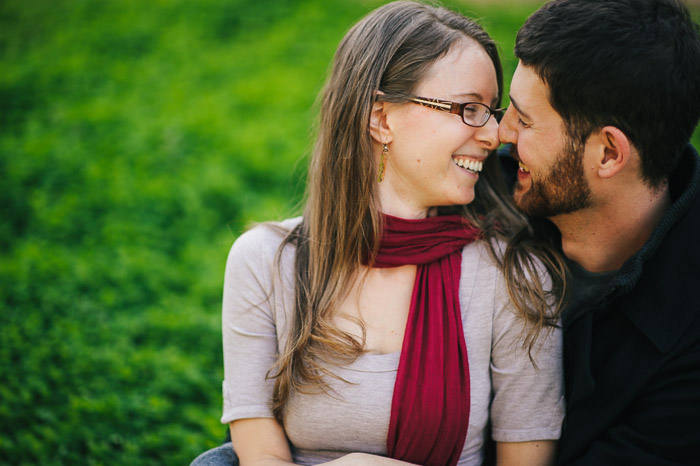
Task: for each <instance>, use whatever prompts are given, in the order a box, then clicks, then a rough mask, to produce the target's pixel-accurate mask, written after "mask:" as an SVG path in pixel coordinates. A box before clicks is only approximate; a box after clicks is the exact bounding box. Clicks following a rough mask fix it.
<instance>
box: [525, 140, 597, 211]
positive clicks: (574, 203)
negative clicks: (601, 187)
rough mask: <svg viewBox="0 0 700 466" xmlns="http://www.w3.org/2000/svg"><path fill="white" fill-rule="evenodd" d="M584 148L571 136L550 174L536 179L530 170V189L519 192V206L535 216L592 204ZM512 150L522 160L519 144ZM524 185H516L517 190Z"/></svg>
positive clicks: (572, 209)
mask: <svg viewBox="0 0 700 466" xmlns="http://www.w3.org/2000/svg"><path fill="white" fill-rule="evenodd" d="M583 151H584V148H583V147H582V145H580V144H576V143H575V142H574V141H573V140H572V139H571V138H567V142H566V149H564V151H563V152H562V153H561V154H559V156H558V157H557V161H556V163H555V164H554V166H552V168H551V170H550V171H549V173H547V175H546V176H545V177H544V178H543V179H541V180H536V179H535V177H534V176H533V174H532V172H531V173H530V189H528V190H527V191H526V192H524V193H522V194H521V195H519V196H518V195H517V194H516V195H515V196H514V201H515V205H516V207H517V208H518V209H519V210H520V211H522V212H523V213H525V214H527V215H529V216H531V217H541V218H551V217H555V216H557V215H563V214H568V213H571V212H575V211H577V210H581V209H584V208H586V207H589V206H590V205H591V203H592V201H591V188H590V187H589V186H588V182H587V181H586V178H585V177H584V175H583ZM511 154H512V155H513V156H514V158H515V159H516V160H520V157H519V156H518V152H517V147H516V146H515V145H513V146H511ZM519 188H521V187H520V184H519V183H518V184H517V185H516V193H517V192H518V189H519Z"/></svg>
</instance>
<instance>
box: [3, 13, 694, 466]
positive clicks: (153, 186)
mask: <svg viewBox="0 0 700 466" xmlns="http://www.w3.org/2000/svg"><path fill="white" fill-rule="evenodd" d="M380 3H381V2H378V1H355V0H344V1H336V2H333V3H332V4H331V3H329V2H327V1H325V0H301V1H297V2H289V1H287V0H258V1H256V2H250V1H243V0H203V1H202V0H200V1H197V2H192V1H185V0H170V1H166V0H149V1H148V2H143V1H136V0H104V1H97V0H92V1H75V0H32V1H31V2H26V1H21V0H4V1H2V2H0V177H1V178H0V179H1V181H0V183H2V184H1V189H0V209H2V211H1V218H2V221H0V303H1V304H0V305H1V306H2V309H1V310H0V464H44V465H52V464H89V465H100V464H130V465H139V464H188V463H189V461H190V460H191V459H192V458H194V457H195V456H196V455H197V454H198V453H199V452H200V451H202V450H204V449H206V448H209V447H212V446H214V445H216V444H218V443H219V442H220V441H221V439H222V438H223V435H224V427H223V426H221V425H220V424H219V422H218V419H219V416H220V406H221V394H220V386H221V379H222V357H221V338H220V301H221V287H222V281H223V267H224V263H225V259H226V254H227V252H228V249H229V247H230V245H231V243H232V241H233V240H234V239H235V238H236V237H237V236H238V234H240V232H241V231H242V230H243V229H244V228H245V226H246V225H247V224H249V223H250V222H252V221H262V220H266V219H274V218H283V217H285V216H289V215H293V214H295V213H298V205H299V202H300V200H301V197H302V191H303V185H304V177H305V167H306V157H307V155H308V152H309V147H310V135H311V134H312V130H311V128H312V124H313V119H314V114H313V110H312V108H313V105H314V101H315V96H316V94H317V92H318V91H319V89H320V88H321V85H322V83H323V80H324V78H325V73H326V70H327V68H328V63H329V62H330V59H331V56H332V54H333V51H334V49H335V46H336V44H337V42H338V41H339V40H340V38H341V37H342V36H343V34H344V33H345V31H346V30H347V29H348V28H349V27H350V25H351V24H352V23H354V22H355V21H356V20H357V19H359V18H360V17H361V16H363V15H364V14H365V13H366V12H367V11H369V10H370V9H372V8H373V7H375V6H377V5H378V4H380ZM448 5H452V6H454V7H456V8H458V9H460V10H462V11H463V12H466V13H469V14H472V15H474V16H477V17H483V18H484V23H485V25H486V27H487V29H488V30H489V31H491V32H492V34H493V35H494V37H495V38H496V39H497V40H498V41H499V43H500V44H501V45H502V51H503V55H504V62H505V68H506V73H507V75H508V76H509V75H510V74H511V73H512V70H513V69H514V65H515V60H514V59H513V57H512V53H511V50H512V44H513V38H514V35H515V32H516V30H517V28H518V27H519V26H520V24H521V23H522V21H523V20H524V18H525V17H526V16H527V14H528V13H529V12H531V11H532V10H533V9H534V8H535V7H534V6H533V5H532V4H524V5H523V4H518V5H515V6H508V7H507V8H504V7H502V6H486V5H484V4H482V3H479V4H474V5H468V4H465V3H461V2H448ZM699 141H700V137H698V133H697V132H696V135H695V138H694V142H695V143H696V145H698V142H699Z"/></svg>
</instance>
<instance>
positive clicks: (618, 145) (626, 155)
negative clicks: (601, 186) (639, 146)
mask: <svg viewBox="0 0 700 466" xmlns="http://www.w3.org/2000/svg"><path fill="white" fill-rule="evenodd" d="M596 139H597V143H598V148H599V149H598V155H597V158H598V162H597V165H598V167H597V168H598V175H599V176H600V177H601V178H611V177H613V176H614V175H616V174H617V173H619V172H620V170H622V169H623V168H624V167H625V166H626V165H627V164H628V163H629V162H630V157H631V155H632V154H631V151H632V147H631V144H630V141H629V139H628V138H627V135H625V133H623V132H622V131H621V130H620V129H618V128H616V127H614V126H604V127H603V128H601V130H600V131H599V132H598V133H597V134H596Z"/></svg>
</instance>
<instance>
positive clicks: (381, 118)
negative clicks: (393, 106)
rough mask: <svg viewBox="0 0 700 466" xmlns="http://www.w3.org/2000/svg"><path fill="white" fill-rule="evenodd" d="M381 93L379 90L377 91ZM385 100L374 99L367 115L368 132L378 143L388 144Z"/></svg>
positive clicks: (388, 132)
mask: <svg viewBox="0 0 700 466" xmlns="http://www.w3.org/2000/svg"><path fill="white" fill-rule="evenodd" d="M377 93H381V91H377ZM388 105H390V104H388V103H387V102H382V101H375V102H374V104H372V110H371V113H370V115H369V134H370V135H371V136H372V139H374V140H375V141H376V142H378V143H379V144H389V143H390V142H391V140H392V136H391V129H390V128H389V124H388V123H387V118H386V110H387V106H388Z"/></svg>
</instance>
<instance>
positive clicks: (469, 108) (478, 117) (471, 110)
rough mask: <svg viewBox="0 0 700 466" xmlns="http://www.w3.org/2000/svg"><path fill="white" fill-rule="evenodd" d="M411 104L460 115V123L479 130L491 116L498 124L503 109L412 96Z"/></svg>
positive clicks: (475, 103)
mask: <svg viewBox="0 0 700 466" xmlns="http://www.w3.org/2000/svg"><path fill="white" fill-rule="evenodd" d="M409 100H410V101H411V102H413V103H415V104H418V105H422V106H424V107H428V108H432V109H435V110H440V111H442V112H450V113H454V114H455V115H462V121H463V122H464V124H465V125H467V126H473V127H474V128H479V127H481V126H484V125H485V124H486V123H487V122H488V121H489V118H491V115H493V117H494V118H495V119H496V121H498V122H500V121H501V117H502V116H503V112H504V111H505V108H491V107H489V106H488V105H486V104H482V103H481V102H464V103H462V104H460V103H457V102H450V101H449V100H440V99H430V98H428V97H418V96H414V97H411V98H410V99H409Z"/></svg>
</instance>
